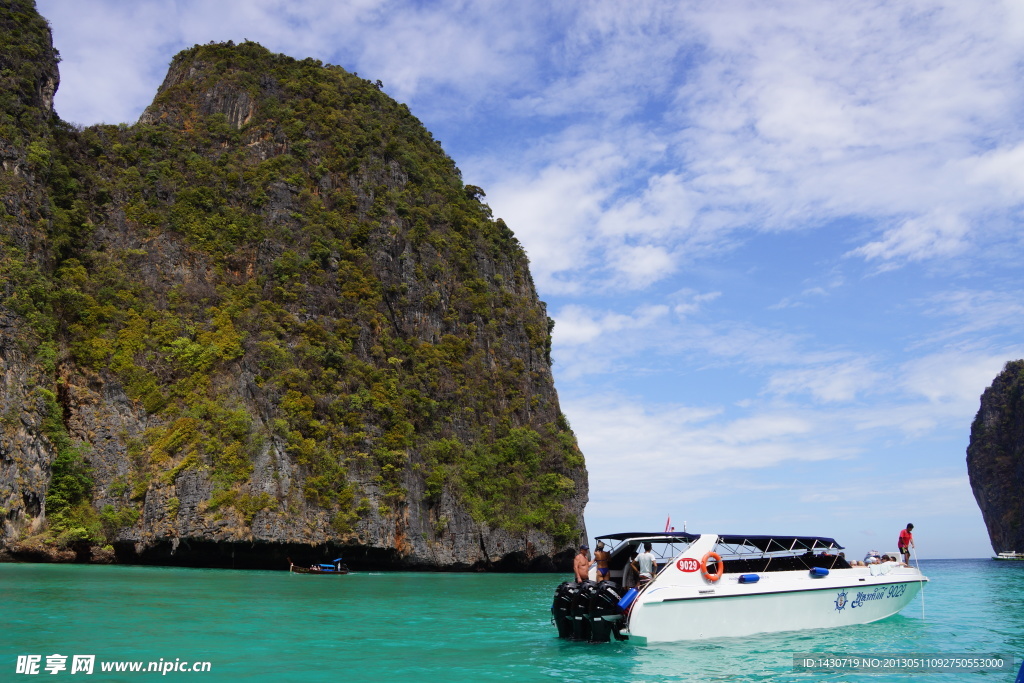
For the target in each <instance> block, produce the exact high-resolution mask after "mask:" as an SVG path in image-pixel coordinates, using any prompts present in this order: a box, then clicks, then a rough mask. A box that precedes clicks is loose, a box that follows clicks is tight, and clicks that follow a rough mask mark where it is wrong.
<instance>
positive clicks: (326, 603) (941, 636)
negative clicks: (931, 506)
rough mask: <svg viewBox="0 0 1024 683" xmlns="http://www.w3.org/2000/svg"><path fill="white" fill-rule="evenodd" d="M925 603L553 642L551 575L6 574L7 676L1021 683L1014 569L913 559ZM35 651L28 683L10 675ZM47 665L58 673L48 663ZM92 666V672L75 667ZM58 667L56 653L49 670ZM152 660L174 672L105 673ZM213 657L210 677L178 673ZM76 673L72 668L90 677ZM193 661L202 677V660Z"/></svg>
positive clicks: (112, 570)
mask: <svg viewBox="0 0 1024 683" xmlns="http://www.w3.org/2000/svg"><path fill="white" fill-rule="evenodd" d="M921 568H922V570H923V571H924V572H925V574H926V575H927V576H928V577H929V578H930V579H931V583H930V584H928V585H927V586H926V587H925V590H924V593H923V600H922V597H921V596H918V597H917V598H915V599H914V601H913V602H912V603H910V605H909V606H908V607H907V608H906V609H904V610H903V612H902V613H900V614H898V615H896V616H894V617H891V618H889V619H886V620H885V621H882V622H878V623H875V624H867V625H864V626H853V627H849V628H845V629H833V630H819V631H804V632H796V633H785V634H773V635H766V636H757V637H748V638H742V639H721V640H716V641H703V642H699V643H679V644H671V645H658V646H651V647H637V646H633V645H629V644H627V643H609V644H602V645H598V644H587V643H572V642H567V641H562V640H559V639H558V638H557V637H556V635H555V629H554V627H553V626H552V625H551V623H550V612H549V608H550V605H551V598H552V594H553V591H554V588H555V586H557V584H558V583H559V582H561V581H563V580H566V579H567V578H568V576H563V575H557V574H420V573H376V572H364V573H359V572H357V573H354V574H350V575H348V576H342V577H309V576H303V575H298V574H289V573H287V572H270V571H234V570H212V569H211V570H202V569H170V568H160V567H130V566H88V565H38V564H36V565H32V564H0V681H19V680H24V681H29V680H39V679H44V680H70V681H75V680H93V681H97V680H99V681H146V680H150V681H152V680H156V679H158V678H159V679H166V680H172V679H173V680H183V679H188V680H195V681H228V680H246V681H300V682H309V683H312V682H317V681H367V680H381V679H382V677H383V678H386V679H387V680H393V681H398V680H403V681H405V680H417V681H453V682H458V681H563V680H567V681H593V682H595V683H597V682H601V681H615V682H617V683H621V682H624V681H683V680H699V681H872V682H878V681H887V680H916V681H922V682H923V683H932V682H935V683H938V682H940V681H954V680H956V681H961V680H979V681H980V680H985V681H1011V682H1012V681H1014V680H1015V679H1016V676H1017V670H1018V669H1019V667H1020V666H1021V661H1022V659H1024V562H1016V563H1014V562H995V561H992V560H932V561H922V562H921ZM802 653H828V654H857V655H867V656H885V655H891V654H896V653H901V654H905V655H908V656H924V655H936V654H945V655H950V656H952V655H972V656H985V657H988V656H992V655H997V656H1000V657H1003V658H1005V659H1009V658H1011V657H1012V658H1013V659H1014V661H1015V664H1014V665H1013V670H1012V671H1009V670H1004V671H985V672H964V671H956V672H953V671H950V672H926V673H892V672H884V671H882V672H875V671H872V672H865V671H863V670H857V671H845V672H830V671H820V670H815V671H808V670H797V669H795V668H794V660H793V657H794V655H796V654H802ZM33 655H37V656H39V658H40V659H39V660H38V662H39V663H38V665H37V667H38V669H37V670H38V673H37V674H31V673H20V674H19V673H18V662H19V657H21V662H22V666H23V668H25V667H27V666H28V664H27V662H28V659H26V658H27V657H30V656H33ZM52 655H60V656H61V657H65V658H66V660H65V667H66V668H65V669H59V668H57V669H55V671H56V673H49V671H47V670H46V668H45V667H46V666H47V662H48V659H47V657H50V656H52ZM76 655H94V656H95V660H94V662H93V666H94V669H93V673H92V674H91V675H90V674H87V673H85V672H84V671H78V672H75V673H72V672H71V669H72V662H73V657H74V656H76ZM50 661H52V662H54V663H55V664H56V665H57V666H58V667H59V666H60V663H61V659H60V657H58V658H56V659H54V660H50ZM134 661H138V662H142V663H145V664H148V663H149V662H158V663H159V664H160V665H161V667H163V668H168V669H170V670H169V671H168V673H166V674H162V673H157V672H146V671H142V672H131V671H124V672H121V673H113V672H103V671H101V665H102V664H103V663H107V664H110V663H112V662H126V663H127V662H134ZM195 662H209V671H198V672H187V673H186V672H182V671H174V669H173V667H178V668H179V669H180V668H182V666H184V664H189V665H191V664H193V663H195ZM82 665H83V664H80V666H82ZM200 668H202V667H200Z"/></svg>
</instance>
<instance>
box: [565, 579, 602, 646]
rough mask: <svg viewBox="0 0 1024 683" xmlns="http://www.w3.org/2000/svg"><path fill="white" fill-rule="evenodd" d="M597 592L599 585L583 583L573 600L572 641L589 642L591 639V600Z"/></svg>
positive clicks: (588, 582)
mask: <svg viewBox="0 0 1024 683" xmlns="http://www.w3.org/2000/svg"><path fill="white" fill-rule="evenodd" d="M596 592H597V584H596V583H594V582H593V581H583V582H582V583H580V584H579V590H578V591H577V592H576V595H574V596H573V599H572V607H571V610H570V611H571V613H572V639H573V640H587V639H588V638H589V637H590V599H591V598H592V597H594V593H596Z"/></svg>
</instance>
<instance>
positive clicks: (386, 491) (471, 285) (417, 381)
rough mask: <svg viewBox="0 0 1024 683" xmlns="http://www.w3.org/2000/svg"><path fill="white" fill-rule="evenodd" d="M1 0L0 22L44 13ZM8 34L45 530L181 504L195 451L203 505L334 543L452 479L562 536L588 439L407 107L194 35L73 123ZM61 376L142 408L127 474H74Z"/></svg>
mask: <svg viewBox="0 0 1024 683" xmlns="http://www.w3.org/2000/svg"><path fill="white" fill-rule="evenodd" d="M22 5H25V6H30V3H24V2H23V3H14V5H13V6H14V7H15V8H18V7H21V6H22ZM17 11H19V10H18V9H14V10H7V11H6V12H5V11H0V16H2V17H3V19H2V20H0V27H3V26H11V25H12V22H13V23H14V24H17V25H18V26H19V27H20V28H19V30H20V31H22V32H24V31H28V29H26V28H25V27H26V26H29V27H30V28H31V29H32V31H34V33H33V34H32V35H35V36H38V35H39V34H40V32H43V30H44V29H45V24H42V25H41V26H40V25H38V21H41V20H38V21H37V20H35V19H32V20H31V21H28V22H27V23H26V22H25V21H21V19H19V18H18V17H16V16H13V13H16V12H17ZM5 22H6V23H5ZM19 22H20V23H19ZM33 22H35V23H33ZM21 35H23V33H7V34H6V35H5V37H4V39H5V41H6V43H5V44H4V48H3V49H4V54H5V57H4V61H3V62H2V64H3V66H4V71H3V73H2V74H0V76H2V78H3V79H5V80H4V83H10V84H13V85H12V87H11V89H10V90H8V89H7V88H4V90H3V97H4V98H5V99H4V100H3V111H2V112H0V117H2V119H0V138H2V139H0V144H3V145H5V146H6V148H7V149H8V150H13V151H12V152H9V153H8V157H9V159H10V163H6V164H5V169H11V170H8V171H6V172H4V173H3V174H0V219H2V221H3V229H2V231H0V240H2V247H3V252H2V255H0V277H2V279H3V280H2V288H0V306H2V307H4V308H6V309H7V310H9V311H12V312H14V313H15V314H17V315H18V316H19V318H20V319H22V320H24V321H25V322H26V324H27V326H28V327H29V328H30V329H31V332H32V337H33V338H32V341H31V343H30V344H29V345H28V347H27V348H26V350H27V351H31V353H32V354H33V356H34V358H35V359H36V363H37V364H38V366H39V367H41V368H43V369H44V371H45V373H46V375H47V376H48V377H49V378H50V382H52V384H51V386H50V387H49V388H41V389H40V390H41V391H44V392H45V393H46V397H47V398H46V401H45V402H46V405H47V406H48V412H47V418H46V419H47V421H48V422H47V424H48V425H49V426H48V427H46V428H45V429H44V433H45V435H46V437H47V438H48V439H49V440H50V441H51V442H52V444H53V446H54V448H55V450H56V452H57V454H58V455H57V459H56V460H55V461H54V463H53V471H52V479H51V484H50V490H49V492H48V494H47V505H48V512H49V513H50V515H49V516H50V521H51V526H52V528H54V529H56V530H57V531H58V532H63V533H71V532H72V531H74V533H75V534H77V536H76V537H75V539H74V540H82V538H86V539H88V540H93V541H103V540H113V539H114V538H116V537H117V534H118V533H119V531H120V530H121V529H123V528H125V527H128V526H131V525H132V524H134V523H135V522H136V521H137V519H138V517H139V515H140V514H141V511H142V508H143V505H144V503H145V501H146V498H147V496H148V495H150V494H151V493H152V492H153V491H154V490H158V489H159V490H161V491H164V492H166V494H167V495H168V496H171V497H170V498H169V500H170V501H173V502H169V503H168V504H167V505H166V507H165V510H166V514H167V517H168V519H166V520H165V521H166V522H167V523H169V524H172V525H173V523H174V517H176V516H177V515H178V514H179V506H180V505H181V500H180V499H179V494H178V492H177V491H176V489H175V485H176V482H179V481H180V478H181V477H182V476H184V475H185V474H186V473H188V472H194V473H199V474H200V475H201V477H202V478H203V479H204V480H206V481H209V482H211V483H212V491H211V493H210V495H209V497H208V498H207V500H206V502H205V503H204V505H203V506H202V507H203V510H202V512H203V514H206V515H218V514H223V513H224V511H225V510H229V509H231V510H234V511H235V513H234V514H236V515H237V518H241V519H243V520H244V523H245V524H247V525H249V524H252V523H253V520H254V519H256V518H257V517H258V516H259V515H261V514H263V515H273V514H277V515H285V516H287V515H289V514H294V512H295V510H296V509H298V508H302V507H311V508H314V509H318V510H323V511H325V513H326V514H327V515H328V517H329V518H330V526H331V529H332V532H333V533H334V534H336V536H337V537H338V538H341V539H345V538H348V537H350V536H353V535H354V534H356V533H357V532H358V530H359V528H360V524H361V522H362V521H363V520H364V519H366V518H367V517H376V518H380V519H393V520H400V519H401V518H402V514H403V513H402V511H403V510H404V509H406V508H407V507H408V506H409V505H419V504H420V503H421V502H422V503H423V504H425V505H426V506H427V507H428V509H434V510H435V512H434V513H430V514H433V520H434V524H433V527H432V528H433V533H434V534H435V535H437V536H440V535H441V534H443V532H444V527H445V522H446V519H445V518H444V517H443V515H441V514H440V512H438V511H439V510H440V505H441V502H442V500H443V499H444V498H445V496H449V497H451V498H452V499H453V500H455V501H457V502H458V504H459V505H460V506H461V507H462V508H463V509H464V510H466V511H467V512H468V514H469V515H470V516H471V517H472V518H473V519H474V520H475V521H476V522H478V523H481V524H486V525H489V526H492V527H499V528H504V529H508V530H509V531H510V532H513V533H522V532H525V531H527V530H530V529H533V530H539V531H542V532H544V533H547V534H550V535H551V536H552V537H554V538H556V539H557V541H558V542H559V543H561V544H565V543H567V542H570V541H571V540H572V539H574V538H575V537H576V536H577V535H578V533H579V532H580V530H581V529H580V524H581V518H580V513H581V511H582V505H581V504H580V500H581V499H582V500H584V501H585V497H586V483H585V471H584V469H583V458H582V456H581V454H580V453H579V450H578V448H577V447H576V443H575V438H574V437H573V435H572V432H571V430H570V429H569V426H568V424H567V422H566V421H565V419H564V417H563V416H562V415H561V412H560V411H559V409H558V405H557V398H556V396H555V394H554V390H553V386H552V382H551V376H550V331H551V322H550V320H549V319H548V318H547V316H546V313H545V310H544V307H543V304H541V303H540V302H538V301H537V299H536V294H535V291H534V288H533V284H532V281H531V280H530V276H529V271H528V264H527V259H526V256H525V254H524V252H523V250H522V248H521V247H520V245H519V243H518V242H517V241H516V239H515V237H514V235H513V234H512V232H511V231H510V230H509V229H508V227H506V226H505V224H504V223H503V222H502V221H501V220H500V219H497V220H495V219H494V218H493V217H492V215H491V212H490V209H489V208H488V207H487V206H486V205H485V204H483V203H481V201H480V199H481V197H482V196H483V191H482V190H480V189H479V188H476V187H472V186H466V185H464V184H463V182H462V180H461V177H460V173H459V171H458V169H457V168H456V167H455V165H454V163H453V162H452V160H451V159H450V158H449V157H448V156H447V155H446V154H445V153H444V152H443V150H442V149H441V147H440V145H439V144H438V143H437V141H435V140H434V139H433V138H432V136H431V135H430V133H429V132H428V131H427V130H426V129H424V128H423V126H422V125H421V124H420V122H419V121H417V120H416V119H415V118H414V117H413V116H412V115H411V114H410V113H409V111H408V109H407V107H405V105H402V104H398V103H396V102H394V101H393V100H391V99H390V98H389V97H388V96H386V95H385V94H384V93H383V92H382V91H381V89H380V88H379V86H378V85H374V84H372V83H370V82H369V81H366V80H363V79H360V78H359V77H357V76H355V75H353V74H350V73H348V72H346V71H345V70H343V69H341V68H340V67H336V66H330V65H323V64H321V63H320V62H318V61H316V60H312V59H305V60H295V59H292V58H289V57H284V56H281V55H274V54H271V53H270V52H268V51H267V50H266V49H264V48H262V47H261V46H259V45H257V44H255V43H249V42H247V43H243V44H241V45H233V44H231V43H227V44H211V45H204V46H196V47H194V48H192V49H190V50H186V51H185V52H182V53H181V54H179V55H177V56H176V57H175V58H174V60H173V62H172V63H171V67H170V70H169V73H168V76H167V79H166V80H165V82H164V85H163V86H162V87H161V89H160V92H159V93H158V95H157V97H156V99H155V100H154V102H153V104H152V105H151V106H150V107H149V109H147V111H146V113H145V114H144V115H143V117H142V119H141V120H140V122H139V123H137V124H135V125H131V126H127V125H121V126H106V125H104V126H93V127H89V128H85V129H82V130H78V129H75V128H74V127H71V126H68V125H67V124H64V123H63V122H61V121H59V120H58V119H56V117H50V118H49V119H47V117H42V116H40V115H38V106H39V103H38V102H36V99H38V98H36V99H33V98H35V97H36V94H37V93H38V91H39V88H38V87H37V86H38V84H39V83H40V82H41V76H40V72H38V67H37V66H35V64H36V63H35V62H33V61H32V56H33V55H34V54H35V52H34V51H35V50H36V49H37V48H36V47H34V46H36V45H37V43H38V41H36V42H33V41H31V40H24V41H22V42H18V40H19V36H21ZM47 44H48V43H47ZM33 68H35V69H36V71H32V69H33ZM54 76H55V73H54ZM43 80H45V79H43ZM15 86H16V87H15ZM51 94H52V93H51ZM32 103H35V104H34V105H33V104H32ZM29 105H32V106H29ZM33 106H34V107H35V108H34V109H33V108H32V107H33ZM31 112H35V114H31ZM29 120H31V122H32V125H28V124H27V123H24V122H25V121H29ZM39 121H45V122H46V125H36V124H37V123H38V122H39ZM64 384H69V385H90V384H92V385H94V386H115V385H116V386H117V387H120V388H122V389H123V392H124V394H125V395H126V396H127V398H128V399H129V400H130V401H131V403H132V405H133V406H135V409H136V410H138V411H139V412H140V413H142V414H144V415H145V416H147V417H146V418H145V424H146V425H147V426H146V428H145V429H144V430H141V431H139V432H138V433H131V434H124V433H122V434H118V435H116V436H115V439H114V440H115V441H116V444H115V446H113V448H114V449H115V450H116V449H118V448H119V449H121V451H123V453H124V454H125V455H126V457H127V459H128V461H129V462H130V467H129V468H128V471H127V472H126V473H123V474H121V475H119V476H118V477H116V478H114V479H111V480H109V481H94V479H93V477H92V476H91V475H90V470H89V461H90V457H91V456H90V453H89V447H90V443H89V436H88V435H85V434H75V435H74V437H72V436H71V435H70V434H69V431H68V429H67V428H66V426H65V425H64V424H63V422H62V420H63V421H64V422H67V421H68V420H70V421H71V422H73V419H71V418H69V415H73V414H74V413H75V412H76V411H77V410H78V408H79V406H77V405H76V404H75V401H74V399H73V398H72V394H73V393H74V392H72V391H63V392H62V391H58V390H57V388H58V386H63V385H64ZM58 399H59V400H58ZM57 418H61V419H57ZM54 419H56V420H57V421H56V422H53V420H54ZM281 454H283V455H284V456H285V457H286V458H287V459H288V461H289V462H288V465H287V467H286V466H284V465H282V464H280V463H278V464H277V465H273V464H272V465H270V466H267V467H264V469H263V470H259V468H257V467H256V463H257V462H258V461H260V459H261V458H268V457H269V458H271V460H272V461H273V458H275V457H279V456H280V455H281ZM292 470H294V471H295V472H297V476H296V477H295V479H296V481H291V477H290V476H289V477H288V479H289V482H290V483H291V484H293V485H292V486H286V485H285V482H283V481H282V480H281V479H282V477H284V475H283V474H281V473H282V472H285V471H288V472H291V471H292ZM260 471H272V472H273V473H274V474H273V476H272V477H271V478H270V479H267V478H265V477H264V478H262V479H261V478H260V476H261V475H260ZM410 487H412V488H414V489H416V490H417V491H419V490H422V491H423V492H424V493H423V496H422V500H413V499H412V497H411V493H410ZM89 501H92V502H91V503H90V502H89ZM101 501H102V502H103V505H102V506H100V502H101ZM371 501H372V502H371ZM76 530H81V531H76ZM72 535H74V534H72Z"/></svg>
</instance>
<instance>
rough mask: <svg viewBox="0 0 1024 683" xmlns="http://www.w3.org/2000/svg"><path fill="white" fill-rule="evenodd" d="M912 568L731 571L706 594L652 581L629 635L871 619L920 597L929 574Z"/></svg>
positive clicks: (724, 633)
mask: <svg viewBox="0 0 1024 683" xmlns="http://www.w3.org/2000/svg"><path fill="white" fill-rule="evenodd" d="M909 571H910V572H912V573H908V574H905V575H890V576H885V577H873V576H870V575H867V576H858V575H857V574H860V573H861V571H857V570H844V571H842V572H833V574H832V575H831V576H829V577H826V578H820V579H816V578H808V577H807V574H806V573H804V572H780V573H778V574H775V575H772V576H770V577H766V579H765V580H762V581H760V582H758V583H755V584H751V585H743V584H740V583H738V581H737V577H730V576H729V575H726V577H723V579H722V580H721V581H720V582H719V584H716V585H715V586H714V587H710V586H707V587H704V588H702V589H700V590H701V591H703V592H699V591H698V590H694V589H692V588H689V587H687V588H682V587H676V586H666V587H664V588H662V589H660V590H658V589H657V587H656V586H652V587H651V588H654V590H648V591H645V592H644V593H642V594H641V596H640V598H638V599H637V601H636V602H635V603H634V605H633V607H632V610H631V612H630V615H629V622H628V631H627V633H628V635H629V638H630V640H631V641H635V642H637V643H638V644H644V643H655V642H674V641H681V640H703V639H706V638H720V637H736V636H746V635H753V634H756V633H772V632H778V631H797V630H803V629H815V628H834V627H838V626H848V625H851V624H866V623H870V622H873V621H878V620H880V619H885V618H886V617H889V616H892V615H893V614H896V613H897V612H899V611H900V610H901V609H903V608H904V607H906V606H907V605H908V604H909V603H910V601H911V600H912V599H913V598H914V596H916V595H917V593H918V591H920V589H921V586H922V585H923V583H924V581H927V579H925V578H924V577H922V576H921V575H920V572H917V570H909ZM863 573H865V574H866V573H867V572H866V571H864V572H863ZM787 574H789V575H791V576H786V575H787ZM837 574H840V576H836V575H837ZM843 575H845V576H843ZM712 591H713V592H712Z"/></svg>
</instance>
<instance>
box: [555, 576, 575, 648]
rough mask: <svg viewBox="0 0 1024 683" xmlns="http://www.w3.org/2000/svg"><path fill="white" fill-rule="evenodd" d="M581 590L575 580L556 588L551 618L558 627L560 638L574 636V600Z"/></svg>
mask: <svg viewBox="0 0 1024 683" xmlns="http://www.w3.org/2000/svg"><path fill="white" fill-rule="evenodd" d="M579 590H580V587H579V584H577V583H576V582H575V581H566V582H564V583H562V584H561V585H559V586H558V588H556V589H555V600H554V602H553V603H552V604H551V619H552V621H554V622H555V627H556V628H557V629H558V637H559V638H572V601H573V598H575V597H576V593H578V592H579Z"/></svg>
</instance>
